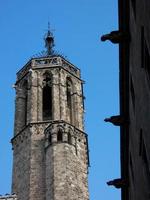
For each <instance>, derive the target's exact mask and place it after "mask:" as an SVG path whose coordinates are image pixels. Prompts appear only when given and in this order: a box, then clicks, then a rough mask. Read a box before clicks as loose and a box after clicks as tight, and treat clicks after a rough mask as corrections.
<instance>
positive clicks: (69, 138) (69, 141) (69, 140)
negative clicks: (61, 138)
mask: <svg viewBox="0 0 150 200" xmlns="http://www.w3.org/2000/svg"><path fill="white" fill-rule="evenodd" d="M71 142H72V141H71V134H70V133H68V143H69V144H71Z"/></svg>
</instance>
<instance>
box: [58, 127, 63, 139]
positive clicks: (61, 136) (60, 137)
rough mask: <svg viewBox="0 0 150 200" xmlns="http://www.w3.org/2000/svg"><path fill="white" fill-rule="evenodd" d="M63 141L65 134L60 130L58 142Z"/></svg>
mask: <svg viewBox="0 0 150 200" xmlns="http://www.w3.org/2000/svg"><path fill="white" fill-rule="evenodd" d="M62 140H63V134H62V131H61V130H59V131H58V134H57V142H62Z"/></svg>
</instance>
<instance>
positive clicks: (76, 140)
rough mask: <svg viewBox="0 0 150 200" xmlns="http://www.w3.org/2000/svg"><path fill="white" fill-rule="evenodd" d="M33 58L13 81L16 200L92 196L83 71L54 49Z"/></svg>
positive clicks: (84, 198)
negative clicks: (14, 99) (89, 187)
mask: <svg viewBox="0 0 150 200" xmlns="http://www.w3.org/2000/svg"><path fill="white" fill-rule="evenodd" d="M45 42H46V47H47V55H46V56H43V57H40V58H33V59H31V60H30V61H29V62H28V63H27V64H26V65H25V66H24V67H23V68H22V69H21V70H20V71H19V72H18V73H17V81H16V84H15V89H16V102H15V107H16V108H15V127H14V137H13V138H12V145H13V181H12V192H13V193H16V194H17V198H18V200H60V199H61V200H88V199H89V196H88V182H87V174H88V163H89V159H88V141H87V135H86V133H85V132H84V125H83V124H84V123H83V113H84V102H83V87H82V84H83V81H82V80H81V77H80V70H79V69H78V68H77V67H75V66H74V65H73V64H71V63H70V62H68V61H67V60H66V59H64V58H63V57H62V56H60V55H55V53H54V52H53V49H52V47H53V44H54V39H53V36H52V34H51V32H50V31H48V33H47V36H46V38H45Z"/></svg>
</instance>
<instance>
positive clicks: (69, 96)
mask: <svg viewBox="0 0 150 200" xmlns="http://www.w3.org/2000/svg"><path fill="white" fill-rule="evenodd" d="M66 87H67V88H66V96H67V116H68V120H69V122H70V123H72V121H73V120H72V118H73V99H72V93H73V91H72V90H73V89H72V81H71V80H70V79H69V78H67V82H66Z"/></svg>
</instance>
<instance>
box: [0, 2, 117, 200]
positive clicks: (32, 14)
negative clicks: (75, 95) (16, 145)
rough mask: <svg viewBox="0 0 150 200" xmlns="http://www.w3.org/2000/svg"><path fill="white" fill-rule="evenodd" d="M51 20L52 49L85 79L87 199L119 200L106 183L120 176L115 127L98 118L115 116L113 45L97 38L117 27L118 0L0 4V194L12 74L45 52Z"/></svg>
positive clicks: (6, 180)
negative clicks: (73, 66) (87, 154)
mask: <svg viewBox="0 0 150 200" xmlns="http://www.w3.org/2000/svg"><path fill="white" fill-rule="evenodd" d="M48 21H50V24H51V27H52V29H54V32H53V33H54V36H55V45H56V46H55V49H56V50H57V51H59V52H60V53H62V54H63V55H64V56H66V57H67V58H68V59H69V61H71V62H72V63H73V64H74V65H76V66H77V67H79V68H80V69H81V72H82V78H83V79H84V80H85V82H86V84H85V85H84V93H85V96H86V100H85V107H86V113H85V127H86V132H87V133H88V135H89V149H90V163H91V167H90V168H89V191H90V199H91V200H99V199H115V200H119V199H120V191H119V190H117V189H115V188H112V187H108V186H107V185H106V182H107V181H109V180H111V179H114V178H118V177H119V176H120V157H119V156H120V155H119V128H117V127H114V126H113V125H111V124H106V123H105V122H104V121H103V119H104V118H105V117H109V116H111V115H115V114H118V113H119V96H118V94H119V86H118V82H119V81H118V73H119V70H118V69H119V66H118V46H117V45H114V44H111V43H110V42H105V43H102V42H101V41H100V36H101V35H102V34H105V33H108V32H110V31H112V30H116V29H117V28H118V10H117V0H13V1H12V0H1V2H0V27H1V33H0V44H1V45H0V52H1V63H0V65H1V67H0V70H1V79H0V91H1V92H0V100H1V104H0V121H1V123H0V155H1V156H0V194H5V193H10V190H11V189H10V188H11V187H10V186H11V170H12V169H11V168H12V150H11V144H10V139H11V138H12V136H13V123H14V100H15V91H14V89H12V85H13V83H14V82H15V79H16V72H17V71H18V70H19V69H20V68H21V67H22V66H23V65H24V64H25V63H26V62H27V61H28V60H29V59H30V58H31V57H32V56H33V55H35V54H37V53H39V52H41V51H43V50H44V42H43V37H44V34H45V32H46V30H47V24H48Z"/></svg>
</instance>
